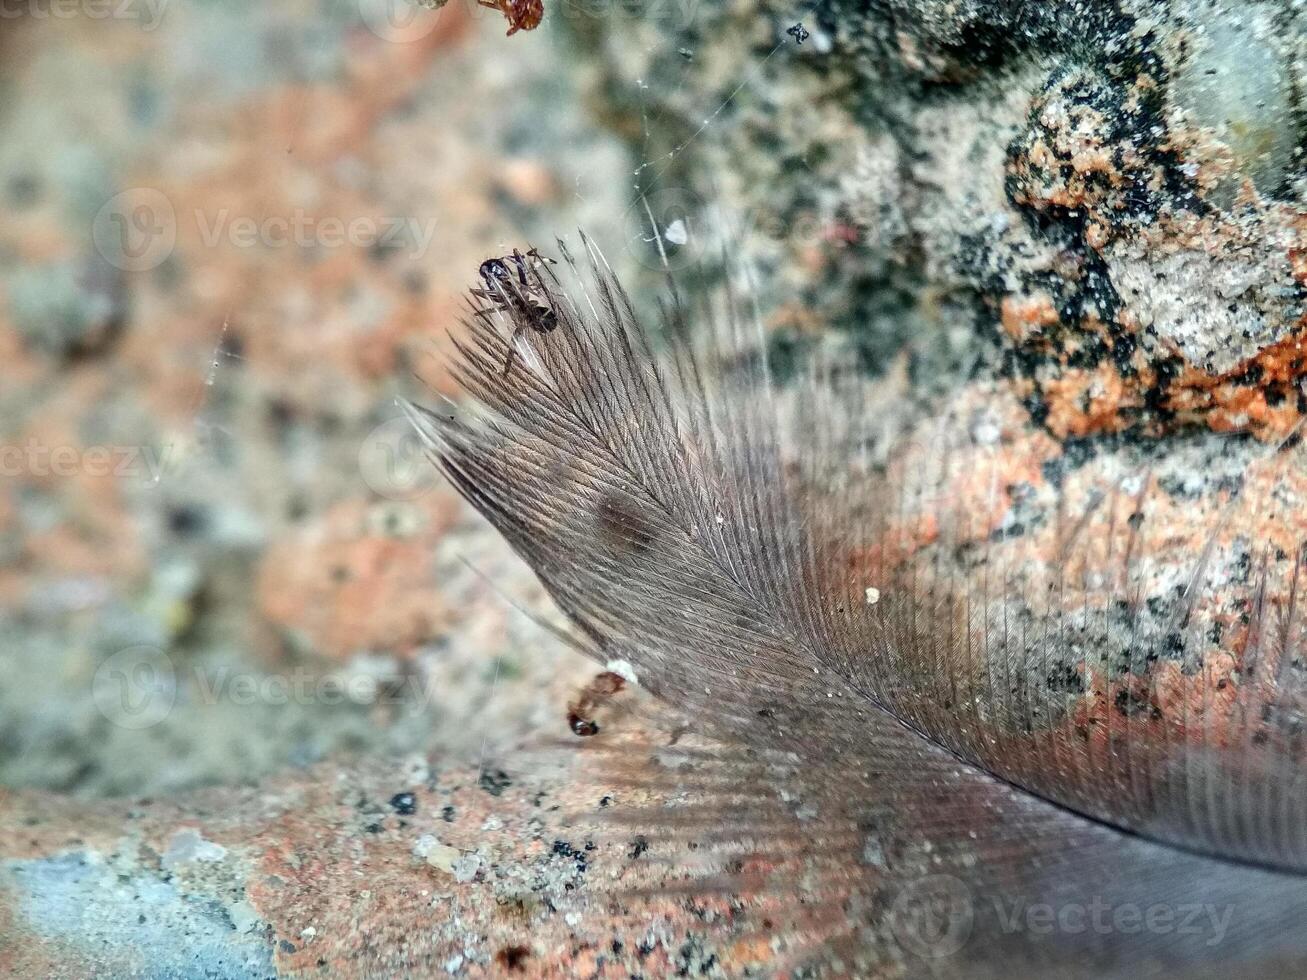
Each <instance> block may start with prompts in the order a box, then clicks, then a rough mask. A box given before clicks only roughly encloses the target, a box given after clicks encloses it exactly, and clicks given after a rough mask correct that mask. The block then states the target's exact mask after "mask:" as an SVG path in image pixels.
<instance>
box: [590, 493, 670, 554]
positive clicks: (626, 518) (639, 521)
mask: <svg viewBox="0 0 1307 980" xmlns="http://www.w3.org/2000/svg"><path fill="white" fill-rule="evenodd" d="M595 516H596V517H597V518H598V522H599V533H600V536H601V537H602V538H603V541H604V543H605V544H607V545H608V546H609V547H611V548H614V549H616V550H618V551H627V552H635V553H637V554H638V553H641V552H645V551H648V550H649V547H650V545H652V544H653V541H654V537H655V535H656V533H657V532H656V531H655V530H654V529H653V527H651V526H650V524H649V522H648V521H646V520H645V519H644V518H643V517H641V516H640V515H639V514H637V513H636V512H635V508H634V507H633V506H632V505H631V502H630V501H629V500H628V499H627V498H626V497H625V495H622V494H617V493H605V494H604V496H603V497H602V499H600V501H599V506H598V507H597V508H596V510H595Z"/></svg>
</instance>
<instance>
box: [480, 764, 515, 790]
mask: <svg viewBox="0 0 1307 980" xmlns="http://www.w3.org/2000/svg"><path fill="white" fill-rule="evenodd" d="M477 783H478V784H479V785H480V787H481V788H482V789H483V790H485V791H486V792H487V793H489V794H490V795H491V796H501V795H503V792H504V790H506V789H508V787H510V786H512V785H513V780H512V779H510V778H509V775H508V773H506V772H504V770H502V769H483V770H481V776H480V778H479V779H478V780H477Z"/></svg>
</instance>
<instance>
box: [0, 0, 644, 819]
mask: <svg viewBox="0 0 1307 980" xmlns="http://www.w3.org/2000/svg"><path fill="white" fill-rule="evenodd" d="M507 26H508V24H507V23H506V21H505V19H504V17H503V16H502V15H501V14H500V13H499V12H498V11H495V10H490V9H484V8H482V7H479V6H477V5H476V4H475V3H473V2H471V0H468V2H464V0H454V2H451V3H449V4H448V5H447V6H445V7H444V8H443V9H439V10H423V9H419V8H414V7H411V6H410V5H409V4H407V2H406V0H318V2H307V0H290V2H285V3H277V4H265V3H256V2H246V0H227V2H222V3H219V2H202V0H196V2H186V3H183V2H180V0H67V2H64V0H48V2H45V0H42V2H40V3H31V4H26V3H23V4H20V3H10V4H6V5H5V6H4V12H3V13H2V14H0V66H2V67H0V256H2V258H0V377H2V379H3V380H2V382H0V454H2V455H0V473H2V477H0V784H3V785H7V786H11V787H44V788H51V789H57V790H62V791H69V792H72V793H75V794H79V795H82V796H104V795H122V794H157V793H160V792H165V791H172V790H178V789H182V788H186V787H192V786H198V785H204V784H213V783H235V782H247V781H250V780H253V779H256V778H258V777H260V776H262V775H264V774H266V773H268V772H270V771H274V770H278V769H282V768H285V767H288V766H304V765H307V764H310V763H312V762H314V761H316V760H319V759H321V758H323V757H325V756H327V755H328V754H332V753H340V752H371V751H383V752H386V753H392V754H393V753H399V754H404V753H418V752H426V751H429V750H433V749H434V750H438V751H439V752H441V753H442V754H443V755H445V756H446V757H448V758H460V757H466V758H471V759H473V761H475V758H476V757H477V755H478V753H484V752H486V751H490V750H493V749H494V748H496V747H498V746H501V745H507V744H510V743H512V742H513V741H515V740H517V739H520V738H521V736H522V735H523V733H525V732H528V731H531V730H538V729H541V728H542V727H543V728H546V729H551V730H552V729H556V730H557V731H558V732H559V733H560V734H561V733H563V732H564V731H565V728H564V722H563V714H564V710H565V708H564V705H565V703H566V698H567V696H568V693H569V692H570V691H571V690H572V689H573V688H574V687H575V686H576V685H577V684H580V683H583V681H584V678H585V676H586V673H587V671H586V667H585V666H584V665H583V664H582V663H581V662H580V659H579V658H578V657H576V656H575V655H574V654H571V653H569V652H567V651H564V650H562V649H561V648H560V647H559V645H558V644H557V642H556V641H554V640H553V639H551V638H550V637H549V636H548V635H547V634H546V633H545V632H544V631H542V630H540V629H539V628H538V627H536V626H535V625H533V624H532V623H531V622H530V621H529V619H527V618H526V617H525V616H523V615H522V614H521V613H520V612H517V611H515V610H514V609H513V608H512V607H511V606H510V604H509V603H508V602H506V601H505V599H504V598H503V597H502V596H501V595H500V594H498V592H502V593H504V594H506V595H508V596H511V597H512V598H513V600H514V601H516V602H518V603H521V604H523V605H524V606H527V607H535V608H540V607H542V606H543V595H542V593H541V591H540V589H539V587H538V586H537V585H536V584H535V583H534V580H533V579H532V577H531V575H530V574H529V572H527V571H526V569H525V567H524V566H523V565H522V564H521V563H519V562H518V561H517V560H516V559H515V558H514V557H513V556H512V555H511V553H510V552H509V551H508V549H507V548H506V547H505V546H504V545H503V544H502V543H501V542H499V541H498V539H497V537H496V536H495V535H494V534H493V532H491V531H490V530H489V529H488V527H487V526H486V525H484V524H483V523H482V522H481V521H480V520H479V519H478V518H476V517H475V516H474V515H473V514H472V513H471V511H470V509H469V508H467V507H465V506H464V505H462V504H461V502H460V501H459V500H458V498H457V497H456V496H455V495H454V494H453V493H452V491H451V490H450V489H449V488H448V487H447V486H445V485H444V484H443V482H442V481H441V480H440V479H439V478H438V477H437V476H436V474H435V473H434V472H433V471H432V470H431V468H430V466H429V465H428V464H427V463H426V461H425V460H424V459H422V458H421V453H420V450H419V448H418V446H417V444H416V441H415V440H414V439H413V438H412V437H411V436H410V435H409V433H408V428H407V425H406V423H404V422H403V421H402V420H401V418H400V411H399V409H398V407H397V405H396V399H397V397H400V396H404V397H410V398H415V399H417V400H419V401H421V400H424V399H425V400H426V401H427V402H431V401H432V400H433V399H435V398H436V397H438V396H439V395H443V394H454V392H453V391H452V389H451V388H450V386H449V384H448V383H447V380H446V378H445V377H444V375H443V372H442V367H441V359H440V356H439V350H440V346H441V344H442V343H443V336H444V334H445V333H446V331H448V330H450V329H457V320H458V317H459V315H460V309H461V306H462V303H463V299H462V295H463V291H464V290H465V289H466V287H467V286H468V285H470V284H471V283H472V282H474V281H475V278H476V272H477V268H478V266H479V264H480V263H481V262H482V261H483V260H484V259H486V258H488V257H491V256H498V255H503V254H506V253H508V252H511V251H512V250H513V249H514V248H516V247H523V248H525V247H526V246H527V244H528V243H530V244H537V245H541V246H549V245H552V244H553V235H554V234H555V233H557V232H558V231H560V230H566V229H575V228H577V227H579V226H585V227H586V228H588V229H591V230H594V231H595V232H596V234H597V235H598V236H600V237H601V239H602V238H607V239H608V240H609V241H617V242H619V243H620V242H621V241H622V240H623V235H624V234H626V233H625V232H619V231H615V230H614V229H615V226H616V225H617V224H620V223H621V221H622V220H624V219H623V216H622V213H621V212H622V209H623V208H624V207H625V199H626V196H627V192H628V188H629V184H630V179H629V175H630V173H631V169H632V163H631V160H630V159H629V157H628V154H627V151H626V149H625V148H624V146H623V144H622V143H621V142H620V141H619V140H618V138H616V137H615V136H613V135H611V134H610V133H609V132H608V130H606V129H605V128H603V127H601V126H600V125H599V124H597V123H596V122H595V121H594V120H593V119H592V118H591V116H590V114H589V113H588V110H587V105H586V99H585V98H583V97H582V95H581V94H580V92H581V90H582V89H583V88H584V87H585V85H586V71H587V69H586V68H585V66H584V65H583V64H578V63H577V60H576V58H575V55H574V52H575V49H576V40H575V39H576V34H577V29H578V24H577V19H576V18H575V17H573V18H563V17H559V16H556V17H553V18H549V19H547V21H546V23H545V24H544V25H543V26H542V27H541V28H540V29H539V30H535V31H531V32H526V31H522V32H518V33H516V34H515V35H514V36H512V37H505V31H506V28H507ZM581 26H582V27H583V26H584V25H581ZM612 260H613V262H614V264H615V265H617V266H618V267H619V268H620V267H621V266H622V264H623V263H628V264H629V262H630V256H629V255H626V254H619V255H615V256H613V257H612ZM474 568H475V570H474ZM497 590H498V591H497ZM554 715H557V717H554Z"/></svg>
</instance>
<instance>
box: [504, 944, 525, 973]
mask: <svg viewBox="0 0 1307 980" xmlns="http://www.w3.org/2000/svg"><path fill="white" fill-rule="evenodd" d="M530 958H531V951H530V950H529V949H527V948H526V947H525V946H520V945H513V946H505V947H504V948H503V949H501V950H500V951H499V952H498V953H496V954H495V962H496V963H497V964H498V965H499V966H500V967H502V968H503V969H505V970H507V971H508V972H510V973H517V972H521V971H523V970H525V969H526V967H527V961H528V960H529V959H530Z"/></svg>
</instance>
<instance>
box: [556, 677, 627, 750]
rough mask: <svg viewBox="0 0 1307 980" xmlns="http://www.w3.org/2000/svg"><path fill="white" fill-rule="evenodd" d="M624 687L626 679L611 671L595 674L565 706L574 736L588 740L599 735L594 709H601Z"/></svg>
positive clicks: (568, 722) (569, 725)
mask: <svg viewBox="0 0 1307 980" xmlns="http://www.w3.org/2000/svg"><path fill="white" fill-rule="evenodd" d="M624 687H626V678H624V677H623V676H622V675H621V674H618V673H615V672H614V671H611V670H605V671H604V672H602V673H600V674H597V675H596V676H595V678H594V680H592V681H591V682H590V683H589V684H587V685H586V686H585V687H583V688H582V689H581V693H580V694H579V695H578V696H577V698H576V700H575V701H573V702H572V703H571V704H569V705H568V706H567V724H568V727H570V728H571V729H572V733H573V734H574V735H580V736H581V737H582V738H588V737H589V736H591V735H598V734H599V723H598V722H597V721H595V720H594V714H595V711H596V709H598V708H600V707H602V706H603V705H604V704H606V703H607V702H608V699H609V698H611V697H612V696H613V695H614V694H616V693H617V692H618V691H620V690H622V688H624Z"/></svg>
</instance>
